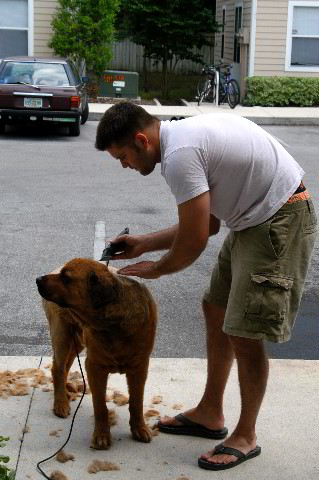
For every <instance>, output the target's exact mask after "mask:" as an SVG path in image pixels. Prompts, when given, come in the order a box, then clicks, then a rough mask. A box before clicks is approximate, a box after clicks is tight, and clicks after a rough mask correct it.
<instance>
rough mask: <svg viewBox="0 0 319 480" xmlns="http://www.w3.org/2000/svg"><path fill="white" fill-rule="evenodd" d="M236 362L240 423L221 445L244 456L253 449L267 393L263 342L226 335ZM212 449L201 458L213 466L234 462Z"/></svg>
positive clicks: (266, 369)
mask: <svg viewBox="0 0 319 480" xmlns="http://www.w3.org/2000/svg"><path fill="white" fill-rule="evenodd" d="M229 339H230V342H231V343H232V345H233V348H234V351H235V356H236V358H237V362H238V378H239V385H240V394H241V401H242V408H241V414H240V418H239V422H238V424H237V426H236V428H235V430H234V432H233V433H232V434H231V435H230V436H229V437H228V438H227V439H226V440H225V441H224V442H223V444H224V446H225V447H226V446H227V447H232V448H236V449H238V450H240V451H241V452H243V453H245V454H247V453H248V452H250V451H251V450H253V449H254V448H256V430H255V426H256V420H257V415H258V412H259V409H260V406H261V403H262V400H263V397H264V394H265V391H266V385H267V380H268V367H269V365H268V357H267V354H266V352H265V349H264V345H263V341H262V340H255V339H254V340H253V339H249V338H241V337H235V336H229ZM213 453H214V450H211V451H209V452H208V453H206V454H204V455H202V456H201V458H203V459H205V460H207V461H209V462H212V463H230V462H234V461H236V460H237V457H235V456H232V455H225V454H219V455H215V456H214V457H212V454H213Z"/></svg>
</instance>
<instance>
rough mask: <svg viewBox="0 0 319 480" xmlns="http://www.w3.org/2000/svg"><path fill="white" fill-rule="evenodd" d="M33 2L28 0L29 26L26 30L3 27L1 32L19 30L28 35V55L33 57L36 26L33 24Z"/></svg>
mask: <svg viewBox="0 0 319 480" xmlns="http://www.w3.org/2000/svg"><path fill="white" fill-rule="evenodd" d="M33 1H34V0H27V3H28V26H27V27H25V28H19V27H1V30H19V31H24V32H27V33H28V55H30V56H32V55H33V52H34V48H33V45H34V41H33V38H34V24H33V11H34V10H33Z"/></svg>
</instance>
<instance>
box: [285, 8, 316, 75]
mask: <svg viewBox="0 0 319 480" xmlns="http://www.w3.org/2000/svg"><path fill="white" fill-rule="evenodd" d="M286 70H290V71H303V72H317V71H319V1H309V2H301V1H290V2H289V10H288V26H287V49H286Z"/></svg>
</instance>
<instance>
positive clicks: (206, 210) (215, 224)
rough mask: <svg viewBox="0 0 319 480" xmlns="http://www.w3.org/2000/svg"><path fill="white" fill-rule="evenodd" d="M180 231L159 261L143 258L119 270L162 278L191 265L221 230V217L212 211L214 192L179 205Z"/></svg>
mask: <svg viewBox="0 0 319 480" xmlns="http://www.w3.org/2000/svg"><path fill="white" fill-rule="evenodd" d="M178 217H179V223H178V231H177V234H176V236H175V239H174V242H173V245H172V247H171V249H170V250H169V251H168V252H167V253H166V254H165V255H164V256H163V257H162V258H161V259H160V260H158V261H157V262H149V261H146V262H139V263H136V264H132V265H128V266H127V267H124V268H123V269H120V270H119V272H118V273H121V274H124V275H133V276H137V277H141V278H159V277H160V276H162V275H167V274H169V273H175V272H178V271H180V270H183V269H184V268H186V267H188V266H189V265H191V264H192V263H193V262H194V261H195V260H196V259H197V258H198V257H199V256H200V254H201V253H202V251H203V250H204V249H205V247H206V245H207V241H208V237H209V235H212V234H215V233H217V232H218V230H219V220H217V219H216V218H215V217H213V216H211V215H210V194H209V192H208V191H207V192H204V193H202V194H201V195H198V196H197V197H195V198H192V199H191V200H188V201H187V202H185V203H182V204H180V205H179V206H178Z"/></svg>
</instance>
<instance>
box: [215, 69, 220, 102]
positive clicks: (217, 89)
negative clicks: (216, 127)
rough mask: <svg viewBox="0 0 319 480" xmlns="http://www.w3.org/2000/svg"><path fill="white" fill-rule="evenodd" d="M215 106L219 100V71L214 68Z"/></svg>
mask: <svg viewBox="0 0 319 480" xmlns="http://www.w3.org/2000/svg"><path fill="white" fill-rule="evenodd" d="M215 98H216V107H218V100H219V71H218V70H216V97H215Z"/></svg>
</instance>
